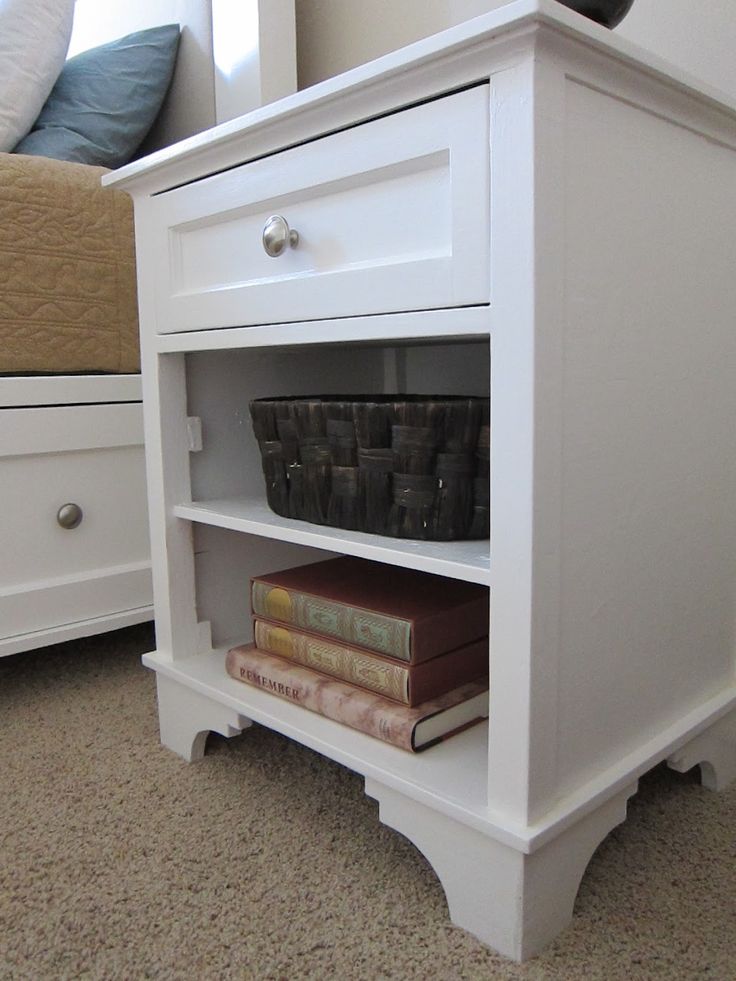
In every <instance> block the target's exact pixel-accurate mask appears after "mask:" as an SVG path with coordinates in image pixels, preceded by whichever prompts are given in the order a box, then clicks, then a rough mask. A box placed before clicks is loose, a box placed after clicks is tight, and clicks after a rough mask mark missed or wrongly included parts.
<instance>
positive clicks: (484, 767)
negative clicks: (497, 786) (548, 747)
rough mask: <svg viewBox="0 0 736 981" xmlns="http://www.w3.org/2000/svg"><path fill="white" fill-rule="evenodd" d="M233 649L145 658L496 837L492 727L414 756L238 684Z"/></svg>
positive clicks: (506, 836)
mask: <svg viewBox="0 0 736 981" xmlns="http://www.w3.org/2000/svg"><path fill="white" fill-rule="evenodd" d="M228 646H230V645H228ZM226 650H227V648H226V647H221V648H216V649H215V650H213V651H211V652H209V653H205V654H198V655H196V656H195V657H191V658H187V659H184V660H173V661H172V660H170V659H169V658H166V657H164V656H163V655H161V654H159V653H157V652H153V653H151V654H146V655H145V656H144V658H143V661H144V664H146V665H147V666H148V667H150V668H154V669H155V670H156V671H158V672H160V673H162V674H164V675H166V676H167V677H169V678H171V679H172V680H174V681H177V682H178V683H179V684H182V685H184V686H186V687H188V688H191V689H192V690H194V691H196V692H198V693H199V694H201V695H204V696H206V697H208V698H212V699H213V700H214V701H216V702H217V703H219V704H222V705H226V706H228V707H229V708H231V709H233V710H234V711H236V712H237V713H238V715H242V716H244V717H245V718H247V719H251V720H252V721H253V722H257V723H259V724H260V725H263V726H266V727H267V728H269V729H274V730H275V731H276V732H280V733H282V734H283V735H285V736H288V737H289V738H291V739H295V740H297V742H300V743H303V744H304V745H305V746H308V747H309V748H310V749H313V750H315V751H316V752H318V753H321V754H322V755H323V756H327V757H329V758H330V759H333V760H335V761H336V762H338V763H340V764H342V765H343V766H347V767H348V768H349V769H351V770H354V771H356V772H357V773H361V774H363V776H365V777H370V778H374V779H379V780H380V781H381V782H382V783H384V784H387V785H389V786H393V787H394V788H395V789H397V790H400V791H402V792H403V793H405V794H407V795H408V796H410V797H412V798H414V799H416V800H418V801H420V802H422V803H425V804H427V805H428V806H430V807H433V808H435V809H436V810H441V811H443V812H445V813H446V814H448V815H449V816H452V817H454V818H456V819H458V820H461V821H462V822H463V823H465V824H470V825H471V826H474V827H476V828H478V829H479V830H483V831H485V833H489V826H488V808H487V781H488V777H487V772H488V762H487V760H488V723H487V722H485V723H480V724H478V725H476V726H472V727H471V728H470V729H468V730H466V731H465V732H461V733H458V734H456V735H454V736H452V737H451V738H450V739H447V740H445V741H444V742H442V743H439V744H437V745H435V746H432V747H430V748H429V749H427V750H425V751H424V752H421V753H410V752H407V751H406V750H402V749H397V748H396V747H395V746H391V745H389V744H387V743H383V742H381V741H380V740H378V739H374V738H373V737H371V736H367V735H365V734H364V733H362V732H358V731H356V730H354V729H351V728H350V727H348V726H344V725H341V724H340V723H338V722H334V721H333V720H332V719H327V718H324V717H323V716H321V715H318V714H316V713H315V712H310V711H308V710H306V709H304V708H301V707H300V706H298V705H293V704H291V703H290V702H286V701H284V700H282V699H280V698H277V697H275V696H274V695H270V694H269V693H268V692H264V691H261V690H260V689H257V688H251V687H250V686H249V685H246V684H243V683H242V682H239V681H236V680H235V679H234V678H231V677H230V676H229V675H228V674H227V673H226V671H225V654H226ZM494 830H495V833H494V834H493V836H494V837H496V836H498V838H499V839H502V840H504V841H506V842H507V843H509V844H512V843H513V844H517V845H518V841H517V839H516V836H515V835H513V834H512V833H511V832H510V831H509V830H508V827H506V828H501V827H499V828H497V829H494Z"/></svg>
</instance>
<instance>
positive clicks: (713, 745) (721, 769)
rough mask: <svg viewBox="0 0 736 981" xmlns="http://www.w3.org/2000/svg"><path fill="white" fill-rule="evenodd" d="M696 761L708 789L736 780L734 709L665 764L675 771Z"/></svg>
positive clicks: (674, 754) (723, 786) (681, 770)
mask: <svg viewBox="0 0 736 981" xmlns="http://www.w3.org/2000/svg"><path fill="white" fill-rule="evenodd" d="M698 764H700V779H701V782H702V784H703V786H704V787H707V788H708V790H723V789H725V788H726V787H727V786H728V785H729V784H730V783H732V782H733V781H734V780H736V711H733V712H729V713H728V715H724V716H723V717H722V718H720V719H719V720H718V721H717V722H714V723H713V725H711V726H709V727H708V728H707V729H706V730H705V731H704V732H701V733H700V735H698V736H696V737H695V738H694V739H691V740H690V742H688V743H685V745H684V746H681V747H680V749H678V750H677V751H676V752H674V753H673V754H672V755H671V756H670V757H669V758H668V759H667V765H668V766H670V767H671V768H672V769H673V770H677V772H678V773H685V772H687V770H691V769H692V768H693V767H694V766H697V765H698Z"/></svg>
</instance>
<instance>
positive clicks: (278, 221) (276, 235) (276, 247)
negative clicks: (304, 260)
mask: <svg viewBox="0 0 736 981" xmlns="http://www.w3.org/2000/svg"><path fill="white" fill-rule="evenodd" d="M298 242H299V232H296V231H294V229H293V228H289V223H288V221H287V220H286V218H282V216H281V215H271V217H270V218H267V219H266V224H265V225H264V226H263V248H264V249H265V250H266V252H267V254H268V255H270V256H271V257H272V258H274V259H275V258H277V257H278V256H280V255H281V254H282V253H283V252H285V251H286V250H287V249H288V248H289V247H291V248H292V249H293V248H295V247H296V245H297V244H298Z"/></svg>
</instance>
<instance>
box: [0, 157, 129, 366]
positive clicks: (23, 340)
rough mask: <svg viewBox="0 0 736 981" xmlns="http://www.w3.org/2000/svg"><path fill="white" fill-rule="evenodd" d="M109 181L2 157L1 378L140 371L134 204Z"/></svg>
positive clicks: (51, 163) (61, 166)
mask: <svg viewBox="0 0 736 981" xmlns="http://www.w3.org/2000/svg"><path fill="white" fill-rule="evenodd" d="M104 173H105V169H104V168H102V167H90V166H87V165H86V164H77V163H65V162H62V161H59V160H48V159H46V158H44V157H27V156H22V155H20V154H11V153H0V373H12V374H20V373H45V372H53V373H73V372H83V371H85V372H87V371H100V372H136V371H139V370H140V356H139V350H138V312H137V303H136V281H135V247H134V240H133V209H132V202H131V200H130V198H129V197H128V195H127V194H125V193H124V192H123V191H118V190H113V189H112V188H103V187H102V186H101V185H100V177H101V176H102V174H104Z"/></svg>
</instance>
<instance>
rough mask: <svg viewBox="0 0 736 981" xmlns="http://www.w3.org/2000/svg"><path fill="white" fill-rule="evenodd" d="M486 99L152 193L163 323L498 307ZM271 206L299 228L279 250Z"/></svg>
mask: <svg viewBox="0 0 736 981" xmlns="http://www.w3.org/2000/svg"><path fill="white" fill-rule="evenodd" d="M487 103H488V95H487V86H478V87H477V88H474V89H471V90H469V91H467V92H463V93H460V94H459V95H453V96H451V97H449V98H448V99H447V100H440V101H437V102H432V103H429V104H427V105H423V106H418V107H417V108H414V109H411V110H409V111H408V112H406V113H402V114H401V115H394V116H388V117H386V118H383V119H380V120H377V121H376V122H373V123H370V124H368V125H366V126H364V127H361V128H360V129H359V130H355V131H352V130H351V131H348V132H344V133H337V134H335V135H333V136H330V137H327V138H326V139H324V140H318V141H316V142H314V143H311V144H310V145H309V146H303V147H298V148H296V149H292V150H288V151H285V152H284V153H282V154H279V155H278V156H277V157H274V158H267V159H265V160H260V161H256V162H254V163H250V164H247V165H245V166H244V167H239V168H236V169H234V170H228V171H226V172H225V173H222V174H217V175H216V176H214V177H210V178H208V179H207V180H205V181H202V182H200V183H197V184H194V185H186V186H184V187H181V188H178V189H177V190H174V191H171V192H170V193H168V194H166V195H161V196H160V197H157V198H155V199H154V202H153V209H154V213H153V224H154V236H155V237H154V247H155V249H156V253H157V255H158V257H159V261H158V275H157V289H158V298H159V299H158V320H157V323H158V329H159V331H163V332H168V331H182V330H192V329H197V328H202V327H230V326H233V327H236V326H241V325H243V324H259V323H260V324H268V323H280V322H283V321H295V320H296V321H299V320H309V319H315V318H319V319H324V318H326V317H345V316H354V315H365V314H372V313H383V312H387V311H388V312H391V311H395V310H412V309H430V308H434V307H459V306H464V305H467V304H478V303H484V302H487V301H488V258H487V250H488V219H487V213H486V212H485V211H483V212H479V211H478V209H477V200H478V196H481V197H482V198H483V199H485V198H486V197H487V191H486V187H487V182H488V108H487ZM430 211H431V213H432V214H433V216H434V220H433V221H431V222H428V221H427V220H426V215H427V214H428V213H429V212H430ZM274 213H278V214H280V215H282V216H283V217H284V218H285V219H286V220H287V222H288V224H289V226H290V227H291V228H293V229H294V230H296V231H297V233H298V235H299V241H298V243H297V244H296V246H295V247H294V248H288V249H287V250H286V251H285V252H284V253H283V254H282V255H280V256H278V257H277V258H272V257H271V256H269V255H268V254H267V253H266V251H265V249H264V247H263V243H262V231H263V227H264V224H265V222H266V220H267V219H268V218H269V216H271V215H273V214H274Z"/></svg>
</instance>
